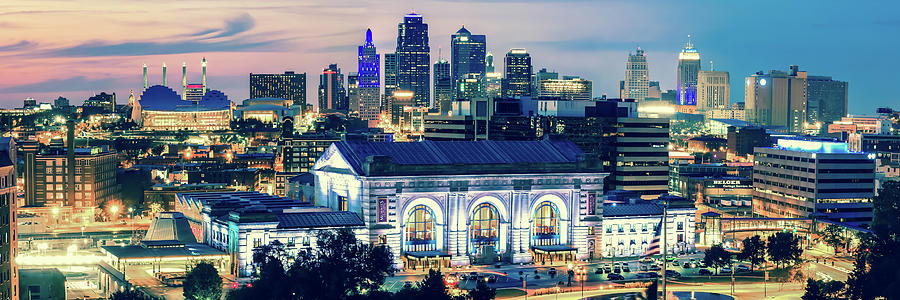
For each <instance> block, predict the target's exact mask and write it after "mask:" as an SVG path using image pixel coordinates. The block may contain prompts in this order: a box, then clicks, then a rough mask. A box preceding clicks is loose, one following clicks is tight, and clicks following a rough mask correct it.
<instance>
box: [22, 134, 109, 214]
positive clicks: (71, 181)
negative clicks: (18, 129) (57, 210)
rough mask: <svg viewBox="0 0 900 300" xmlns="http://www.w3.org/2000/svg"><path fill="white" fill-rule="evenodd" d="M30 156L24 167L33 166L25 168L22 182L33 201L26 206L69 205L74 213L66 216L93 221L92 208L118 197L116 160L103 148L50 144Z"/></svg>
mask: <svg viewBox="0 0 900 300" xmlns="http://www.w3.org/2000/svg"><path fill="white" fill-rule="evenodd" d="M72 152H74V153H72ZM70 153H71V155H70ZM30 157H32V158H33V159H34V161H33V162H26V167H28V166H33V168H28V169H26V170H25V179H26V182H25V185H26V186H28V187H33V190H34V197H33V201H34V202H33V203H28V202H26V203H25V204H26V205H37V206H57V207H60V206H66V207H73V208H74V213H75V215H73V216H71V217H70V216H66V219H68V220H71V221H73V222H75V223H83V222H89V221H93V218H94V209H95V208H96V207H98V206H100V205H103V204H105V203H106V202H107V201H110V200H114V199H119V195H118V194H119V185H118V184H117V182H116V166H117V165H118V162H119V160H118V158H117V154H116V153H114V152H110V151H108V150H106V149H103V148H74V146H71V147H65V148H62V147H51V148H46V149H41V150H40V151H38V152H37V153H36V154H35V155H34V156H30ZM26 158H29V156H26ZM29 181H30V182H29ZM26 200H27V199H26ZM60 217H62V216H60Z"/></svg>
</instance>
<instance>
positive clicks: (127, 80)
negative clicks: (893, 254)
mask: <svg viewBox="0 0 900 300" xmlns="http://www.w3.org/2000/svg"><path fill="white" fill-rule="evenodd" d="M104 3H105V2H103V1H100V2H94V3H92V4H89V5H73V4H68V3H66V2H59V3H57V2H53V1H48V2H41V3H24V4H16V5H10V6H8V7H7V8H6V10H7V11H5V12H2V14H4V15H5V16H6V18H5V20H4V21H3V22H2V23H0V25H3V26H4V27H6V28H9V29H11V30H7V31H5V34H4V36H3V38H2V39H0V57H3V58H4V59H0V70H4V71H0V82H2V84H0V106H2V107H18V106H21V103H22V100H23V99H24V98H25V97H34V98H36V99H38V101H41V102H49V101H50V100H52V99H55V98H56V97H57V96H60V95H61V96H63V97H66V98H68V99H69V100H70V101H71V102H72V103H73V104H80V103H81V102H83V100H84V99H87V97H89V96H91V95H94V94H96V93H97V92H100V91H107V92H116V93H118V94H121V95H125V94H126V93H128V91H129V90H135V93H136V94H138V93H139V92H140V88H141V72H140V67H141V64H143V63H147V64H148V68H149V69H150V83H151V85H152V84H154V83H156V84H158V83H159V82H161V77H162V76H161V72H160V70H161V64H162V63H163V62H166V63H167V64H170V65H172V66H173V67H174V66H177V64H178V63H179V62H182V61H186V62H188V65H187V69H188V70H187V73H188V79H187V80H188V82H197V81H199V74H200V72H199V70H200V65H199V64H198V63H197V62H198V61H199V59H200V57H203V56H205V57H207V60H208V61H209V67H210V69H209V75H208V76H209V86H210V88H211V89H217V90H222V91H223V92H225V93H226V94H228V96H229V98H230V99H232V100H233V101H240V100H242V99H246V98H247V96H248V93H249V91H248V89H247V86H248V80H249V78H248V75H249V74H250V73H282V72H284V71H286V70H292V71H295V72H297V73H308V74H316V73H318V71H317V70H320V69H321V68H322V66H325V65H327V64H329V63H337V64H338V65H343V66H353V65H355V61H356V55H355V54H356V51H355V49H356V48H357V46H358V45H359V37H360V36H361V35H363V34H364V33H365V30H366V28H369V27H371V28H372V30H373V34H374V36H375V44H376V45H380V47H381V48H382V49H392V48H394V47H395V46H396V38H397V36H396V31H394V28H395V26H396V24H397V23H399V22H401V21H402V18H403V16H404V15H405V14H407V13H409V12H410V11H411V10H413V9H414V10H415V11H416V12H417V13H419V14H422V15H423V17H424V18H425V22H426V23H428V24H429V27H431V28H429V31H430V32H429V35H430V41H429V44H430V46H431V56H432V59H431V62H430V63H433V62H434V61H436V58H437V57H438V52H439V51H441V50H440V49H445V48H446V50H449V48H450V38H449V35H450V34H452V33H454V32H456V31H457V30H458V29H459V28H460V26H462V25H465V26H466V28H467V29H470V30H472V31H473V32H478V33H479V34H485V35H487V36H488V38H489V39H490V40H491V43H489V44H488V47H487V51H489V52H492V53H495V54H498V53H506V52H507V51H509V49H512V48H525V49H527V51H528V53H529V54H531V56H532V58H533V60H534V62H533V66H534V68H535V69H540V68H548V69H549V70H552V71H556V72H559V73H561V74H571V75H577V76H580V77H582V78H585V79H587V80H592V81H593V82H594V85H593V86H594V95H596V96H600V95H603V94H606V95H608V96H610V97H615V95H616V94H617V90H618V89H617V86H618V82H619V81H620V80H622V74H623V71H624V67H625V60H626V58H627V53H628V52H629V51H633V49H634V48H635V47H636V46H640V47H641V48H642V49H644V50H646V51H647V57H648V65H649V69H650V78H649V79H650V80H651V81H659V82H660V83H661V87H662V89H663V90H667V89H675V85H676V80H675V78H676V71H677V68H676V65H677V53H678V52H679V51H680V50H681V48H682V46H683V45H684V43H685V41H686V40H687V35H688V34H690V35H691V36H692V40H693V43H694V45H695V47H696V48H697V49H699V50H700V51H701V52H702V53H703V57H702V59H703V61H702V62H701V63H702V67H703V69H708V68H709V66H710V61H713V62H714V68H715V70H721V71H728V72H729V73H730V74H731V85H732V86H733V87H734V88H733V89H732V91H731V96H730V100H732V101H743V85H742V84H741V81H742V79H743V78H744V77H746V76H749V75H751V74H753V73H755V72H757V71H764V72H767V71H768V70H772V69H776V70H783V69H786V68H787V66H788V65H791V64H794V65H800V66H802V67H803V69H804V70H806V71H809V73H810V74H816V75H826V76H832V77H833V78H835V79H836V80H842V81H847V82H850V92H849V94H850V102H851V103H853V105H851V106H850V107H849V113H851V114H872V113H874V108H876V107H878V106H883V105H884V104H889V103H890V102H885V100H884V99H888V100H889V99H890V96H888V95H885V94H883V93H884V92H882V91H886V90H887V89H883V88H877V87H878V86H880V85H885V84H889V81H890V80H891V78H892V75H891V74H890V73H889V72H890V70H892V69H895V68H896V67H898V66H900V65H898V64H900V63H898V62H896V61H891V60H886V61H885V64H883V65H882V66H881V68H877V69H876V68H863V65H862V64H860V63H858V61H857V60H855V59H854V58H853V57H852V56H849V55H846V53H848V52H850V51H851V50H852V49H858V48H859V47H860V45H865V46H866V48H870V49H872V48H874V49H878V48H881V49H890V48H892V47H893V46H895V45H896V44H897V43H898V42H897V41H896V40H892V39H878V38H876V37H877V36H878V35H879V34H878V33H879V32H881V33H885V34H889V32H890V30H891V29H893V28H896V27H897V26H898V25H900V22H898V21H897V20H896V19H892V17H889V16H888V15H887V14H886V12H885V13H883V12H874V13H872V14H874V15H866V17H865V18H863V17H862V14H863V13H864V12H863V11H862V10H861V9H858V8H847V9H844V8H842V7H839V6H837V5H830V4H827V3H826V4H822V5H821V6H820V8H819V9H818V10H817V11H809V10H808V9H807V8H806V7H805V6H804V5H802V4H800V3H779V4H777V5H778V7H777V9H776V8H773V7H769V8H767V7H765V5H759V4H743V3H738V4H733V3H706V4H703V5H700V3H698V2H691V3H686V4H669V3H665V2H654V3H643V4H635V3H623V2H612V1H611V2H600V3H593V2H581V1H566V2H561V3H558V4H556V5H554V6H553V7H545V8H544V9H534V8H535V5H540V3H535V2H532V1H526V0H523V1H492V2H488V3H475V2H471V3H468V2H467V3H465V4H464V5H460V4H459V3H457V2H455V1H454V2H443V1H429V2H415V3H413V2H402V3H378V2H365V3H362V4H360V5H357V4H354V3H350V2H336V3H333V4H328V5H318V4H316V5H297V4H292V3H290V2H283V3H278V2H274V3H272V2H270V3H266V4H241V3H238V2H224V3H223V4H222V5H217V8H216V9H210V8H208V7H206V6H204V3H205V2H199V1H198V2H188V3H181V2H165V1H163V2H159V3H158V4H156V5H152V6H151V5H140V4H124V5H117V6H112V5H105V4H104ZM217 3H218V2H217ZM107 4H108V3H107ZM282 4H283V5H282ZM471 6H478V8H480V9H477V10H472V9H470V8H469V9H467V7H471ZM196 8H204V9H203V10H197V9H196ZM576 8H577V9H576ZM503 9H505V10H509V11H511V12H516V11H521V12H522V13H523V14H524V16H526V17H525V19H530V20H535V21H534V22H521V21H519V20H520V19H518V17H514V16H515V15H517V14H505V13H498V11H499V10H503ZM83 10H91V11H94V12H95V14H77V12H83ZM185 11H190V14H191V18H178V17H176V18H171V17H170V18H166V20H171V21H166V22H160V21H147V20H157V19H160V18H159V17H160V16H163V15H172V16H181V17H185V16H186V15H187V14H188V13H187V12H185ZM885 11H888V10H885ZM685 12H693V13H696V14H698V15H700V14H702V15H705V16H707V17H706V18H702V19H703V20H699V19H700V18H698V20H688V21H686V22H681V20H678V19H676V18H671V16H673V15H677V14H680V13H685ZM762 13H765V14H767V15H769V16H771V17H772V20H773V21H769V22H760V21H757V20H759V19H758V18H757V17H755V16H754V15H756V14H762ZM866 13H868V12H866ZM296 14H300V15H301V16H303V18H297V15H296ZM508 15H509V16H508ZM596 16H604V17H603V18H597V17H596ZM519 17H521V15H519ZM789 17H792V18H793V19H791V18H789ZM51 18H52V19H59V20H62V21H66V22H63V23H69V22H70V23H77V24H82V25H83V26H85V27H88V28H92V30H85V31H84V32H85V33H79V32H72V31H66V33H67V34H66V35H65V36H60V35H59V34H58V33H54V31H58V28H59V26H63V25H64V24H60V23H61V22H62V21H56V22H48V20H50V19H51ZM635 18H645V19H646V20H651V21H648V22H643V23H641V22H637V23H635V22H634V20H635ZM293 19H304V20H306V21H304V22H308V23H303V22H300V23H298V22H299V21H294V20H293ZM563 19H565V20H584V21H583V23H572V22H566V23H561V22H557V21H554V20H563ZM669 19H671V21H667V20H669ZM676 20H678V22H680V23H679V25H680V26H667V24H669V25H673V24H674V22H676ZM817 20H819V21H817ZM825 20H838V21H835V22H825ZM817 22H818V23H817ZM313 23H316V24H323V26H312V27H309V26H307V27H309V28H304V27H303V26H302V25H303V24H307V25H309V24H313ZM622 24H626V25H622ZM100 25H104V26H100ZM298 25H299V26H298ZM573 25H577V26H573ZM781 26H792V28H794V29H795V30H797V31H798V32H801V33H808V34H807V35H806V36H795V35H793V34H791V35H788V34H786V33H783V32H781V31H780V30H781ZM823 26H825V27H826V28H829V29H831V30H830V31H828V32H829V35H833V36H841V38H842V39H844V40H845V41H844V42H842V43H838V44H835V43H833V42H829V41H830V40H829V39H824V38H821V36H819V35H820V34H822V33H821V32H823V30H822V27H823ZM148 28H153V30H147V29H148ZM323 28H324V29H323ZM598 28H599V29H600V30H597V29H598ZM826 31H827V30H826ZM126 33H127V35H126ZM841 33H844V34H841ZM788 38H790V39H788ZM770 53H771V54H770ZM444 57H447V56H446V55H445V56H444ZM497 67H498V68H502V67H503V66H502V65H499V64H498V65H497ZM13 70H15V71H13ZM170 71H175V70H174V68H173V70H170ZM176 72H177V71H176ZM173 74H174V73H173ZM170 75H171V74H170ZM308 80H309V79H308ZM170 84H176V82H174V81H171V80H170ZM307 84H310V83H309V82H308V83H307ZM125 100H126V99H124V97H122V99H119V101H120V103H122V102H123V101H125ZM315 102H316V101H315V95H314V94H313V95H310V94H307V103H311V104H312V103H315ZM122 104H124V103H122Z"/></svg>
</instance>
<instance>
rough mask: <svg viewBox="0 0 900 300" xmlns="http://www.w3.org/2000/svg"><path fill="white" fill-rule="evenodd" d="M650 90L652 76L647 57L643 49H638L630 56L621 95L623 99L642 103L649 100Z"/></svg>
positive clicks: (626, 65)
mask: <svg viewBox="0 0 900 300" xmlns="http://www.w3.org/2000/svg"><path fill="white" fill-rule="evenodd" d="M649 88H650V74H649V71H648V70H647V55H645V54H644V50H642V49H641V47H638V48H637V51H635V52H634V54H631V53H629V54H628V62H626V63H625V80H624V82H623V85H622V93H621V94H622V97H623V98H626V99H634V100H635V101H638V102H640V101H643V100H644V98H647V90H648V89H649Z"/></svg>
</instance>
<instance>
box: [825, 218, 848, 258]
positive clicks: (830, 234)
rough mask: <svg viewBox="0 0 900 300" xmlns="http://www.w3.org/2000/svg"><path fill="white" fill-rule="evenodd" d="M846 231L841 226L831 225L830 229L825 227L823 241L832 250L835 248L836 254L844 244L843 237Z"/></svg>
mask: <svg viewBox="0 0 900 300" xmlns="http://www.w3.org/2000/svg"><path fill="white" fill-rule="evenodd" d="M843 231H844V229H843V228H841V226H838V225H834V224H829V225H828V227H825V231H823V232H822V241H823V242H825V244H828V246H831V248H834V252H835V253H837V252H838V251H839V250H840V247H841V246H842V245H843V244H844V238H843V236H841V234H842V233H843Z"/></svg>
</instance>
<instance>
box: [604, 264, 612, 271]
mask: <svg viewBox="0 0 900 300" xmlns="http://www.w3.org/2000/svg"><path fill="white" fill-rule="evenodd" d="M603 271H604V272H606V273H612V268H610V267H609V265H607V266H604V267H603Z"/></svg>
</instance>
